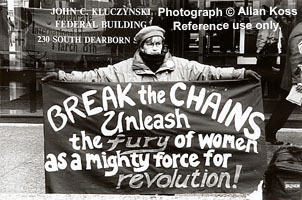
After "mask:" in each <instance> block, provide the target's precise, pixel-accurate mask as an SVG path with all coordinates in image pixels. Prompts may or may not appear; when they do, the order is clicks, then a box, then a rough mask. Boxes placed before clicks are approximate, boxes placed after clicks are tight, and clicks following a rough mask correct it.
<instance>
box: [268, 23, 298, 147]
mask: <svg viewBox="0 0 302 200" xmlns="http://www.w3.org/2000/svg"><path fill="white" fill-rule="evenodd" d="M301 68H302V22H300V23H299V24H297V25H296V26H295V27H294V29H293V30H292V32H291V34H290V36H289V39H288V46H287V56H286V64H285V69H284V73H283V76H282V82H281V98H280V100H279V102H278V103H277V106H276V108H275V110H274V111H273V113H272V115H271V117H270V119H269V121H268V123H267V124H266V126H265V133H266V141H267V142H270V143H271V144H274V145H282V144H283V142H282V141H278V140H277V138H276V134H277V131H278V130H279V129H280V128H281V127H282V126H283V125H284V124H285V122H286V121H287V119H288V117H289V115H290V114H291V113H292V111H293V110H294V108H295V107H296V104H293V103H291V102H289V101H287V100H286V97H287V96H288V94H289V91H290V89H291V87H292V86H293V85H297V89H296V90H297V92H299V93H302V77H301Z"/></svg>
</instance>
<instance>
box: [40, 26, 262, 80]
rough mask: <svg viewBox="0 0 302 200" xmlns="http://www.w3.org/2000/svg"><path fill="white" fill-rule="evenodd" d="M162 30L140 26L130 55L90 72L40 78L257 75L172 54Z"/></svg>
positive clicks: (257, 77) (82, 78)
mask: <svg viewBox="0 0 302 200" xmlns="http://www.w3.org/2000/svg"><path fill="white" fill-rule="evenodd" d="M164 34H165V31H164V29H162V28H161V27H158V26H148V27H145V28H143V29H141V30H140V31H139V32H138V33H137V34H136V35H135V37H134V40H135V41H136V42H137V44H138V45H139V47H138V49H137V51H136V52H135V54H134V56H133V58H129V59H127V60H124V61H121V62H119V63H117V64H114V65H109V66H107V67H103V68H98V69H94V70H90V71H84V72H79V71H73V72H71V73H66V72H64V71H59V72H52V73H50V74H48V76H46V77H44V78H42V81H49V80H51V79H58V80H61V81H81V82H154V81H198V80H220V79H243V78H256V79H260V76H259V75H258V74H257V73H256V72H254V71H252V70H246V69H244V68H241V69H234V68H232V67H229V68H220V67H217V68H216V67H214V66H210V65H204V64H200V63H198V62H196V61H189V60H187V59H184V58H179V57H175V56H172V55H171V54H170V52H169V51H167V48H164V39H165V37H164Z"/></svg>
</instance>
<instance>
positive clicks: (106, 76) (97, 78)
mask: <svg viewBox="0 0 302 200" xmlns="http://www.w3.org/2000/svg"><path fill="white" fill-rule="evenodd" d="M131 64H132V60H131V59H128V60H124V61H122V62H120V63H117V64H114V65H108V66H107V67H101V68H98V69H94V70H90V71H84V72H80V71H72V72H71V73H66V72H64V71H61V70H60V71H59V80H61V81H77V82H123V81H124V78H123V77H124V71H125V70H126V69H127V66H128V65H131Z"/></svg>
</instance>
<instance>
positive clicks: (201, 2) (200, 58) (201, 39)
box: [198, 0, 206, 63]
mask: <svg viewBox="0 0 302 200" xmlns="http://www.w3.org/2000/svg"><path fill="white" fill-rule="evenodd" d="M205 1H206V0H199V1H198V8H199V9H200V10H204V9H205V3H206V2H205ZM199 23H200V24H203V23H204V17H199ZM204 36H205V31H204V30H200V31H199V43H198V46H199V48H198V61H199V62H200V63H203V49H204V45H205V44H204Z"/></svg>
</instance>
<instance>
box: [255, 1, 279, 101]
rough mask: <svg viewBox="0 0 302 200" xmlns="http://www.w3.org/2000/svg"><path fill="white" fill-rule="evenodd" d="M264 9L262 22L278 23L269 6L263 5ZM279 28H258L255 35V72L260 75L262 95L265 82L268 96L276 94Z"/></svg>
mask: <svg viewBox="0 0 302 200" xmlns="http://www.w3.org/2000/svg"><path fill="white" fill-rule="evenodd" d="M262 7H263V8H264V9H265V10H266V14H265V15H261V19H262V20H263V21H264V22H263V24H275V26H278V27H279V25H278V23H277V22H276V21H275V20H274V19H273V17H272V16H270V15H269V8H268V7H267V6H265V5H263V6H262ZM279 33H280V30H279V28H277V30H275V29H273V27H272V29H260V30H259V32H258V35H257V42H256V48H257V50H256V53H257V72H258V73H259V74H260V75H261V77H262V78H261V85H262V93H263V95H264V91H265V86H266V84H267V88H268V96H269V97H270V98H276V97H277V94H278V83H277V81H276V76H277V73H278V71H279V69H278V68H277V66H276V64H277V57H278V40H279Z"/></svg>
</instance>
